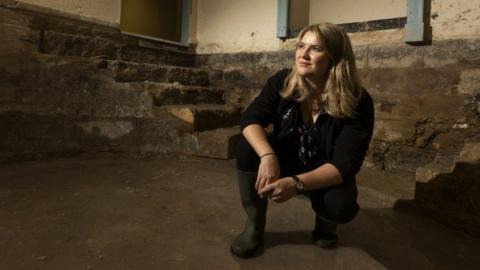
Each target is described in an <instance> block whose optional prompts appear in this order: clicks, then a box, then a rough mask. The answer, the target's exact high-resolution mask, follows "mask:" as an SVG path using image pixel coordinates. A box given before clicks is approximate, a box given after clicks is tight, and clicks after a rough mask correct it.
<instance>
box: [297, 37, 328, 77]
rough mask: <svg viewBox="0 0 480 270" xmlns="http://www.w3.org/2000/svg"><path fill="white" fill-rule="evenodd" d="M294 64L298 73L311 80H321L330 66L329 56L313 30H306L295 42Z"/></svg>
mask: <svg viewBox="0 0 480 270" xmlns="http://www.w3.org/2000/svg"><path fill="white" fill-rule="evenodd" d="M295 65H296V68H297V72H298V74H300V75H301V76H306V77H307V78H310V79H312V80H313V81H319V80H320V81H323V80H324V79H325V77H326V74H327V71H328V69H329V67H330V58H329V56H328V54H327V51H326V49H325V44H324V42H323V41H322V40H318V39H317V36H316V35H315V33H314V32H307V33H305V35H304V36H303V38H302V39H301V40H300V42H299V43H298V44H297V51H296V53H295Z"/></svg>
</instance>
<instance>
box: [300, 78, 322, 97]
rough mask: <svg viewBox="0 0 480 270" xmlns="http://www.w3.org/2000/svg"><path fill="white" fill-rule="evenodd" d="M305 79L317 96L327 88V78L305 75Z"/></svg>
mask: <svg viewBox="0 0 480 270" xmlns="http://www.w3.org/2000/svg"><path fill="white" fill-rule="evenodd" d="M305 81H306V82H307V84H308V86H309V88H310V89H311V90H312V91H313V94H314V95H315V96H317V95H321V94H322V93H323V90H324V88H325V80H323V79H312V78H308V77H305Z"/></svg>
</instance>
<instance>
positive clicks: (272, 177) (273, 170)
mask: <svg viewBox="0 0 480 270" xmlns="http://www.w3.org/2000/svg"><path fill="white" fill-rule="evenodd" d="M279 177H280V166H279V165H278V159H277V156H276V155H266V156H263V157H262V158H260V165H259V167H258V175H257V181H256V182H255V189H256V190H257V191H258V190H261V189H262V188H263V187H265V186H266V185H268V184H271V183H273V182H275V181H277V180H278V178H279Z"/></svg>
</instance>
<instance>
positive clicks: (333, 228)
mask: <svg viewBox="0 0 480 270" xmlns="http://www.w3.org/2000/svg"><path fill="white" fill-rule="evenodd" d="M312 240H313V243H314V244H315V245H317V246H319V247H321V248H334V247H336V246H337V244H338V236H337V224H336V223H333V222H332V221H329V220H327V219H325V218H323V217H321V216H319V215H318V214H317V215H316V216H315V230H314V231H313V232H312Z"/></svg>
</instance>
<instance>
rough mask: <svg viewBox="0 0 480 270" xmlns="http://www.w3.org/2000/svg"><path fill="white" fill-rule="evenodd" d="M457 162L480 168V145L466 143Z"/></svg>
mask: <svg viewBox="0 0 480 270" xmlns="http://www.w3.org/2000/svg"><path fill="white" fill-rule="evenodd" d="M456 161H457V162H463V163H467V164H471V165H476V166H480V143H466V144H465V145H464V147H463V149H462V151H461V152H460V155H459V156H458V158H457V160H456Z"/></svg>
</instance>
